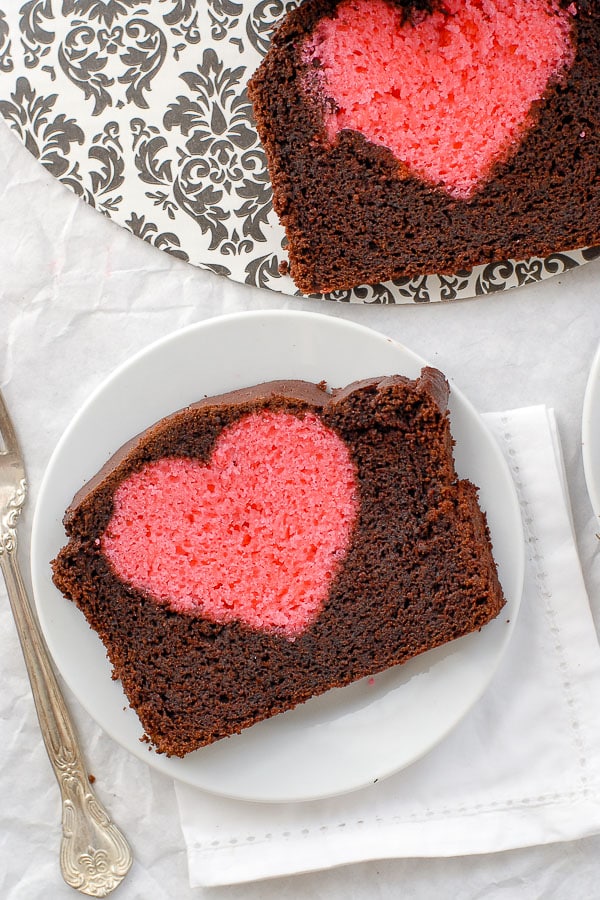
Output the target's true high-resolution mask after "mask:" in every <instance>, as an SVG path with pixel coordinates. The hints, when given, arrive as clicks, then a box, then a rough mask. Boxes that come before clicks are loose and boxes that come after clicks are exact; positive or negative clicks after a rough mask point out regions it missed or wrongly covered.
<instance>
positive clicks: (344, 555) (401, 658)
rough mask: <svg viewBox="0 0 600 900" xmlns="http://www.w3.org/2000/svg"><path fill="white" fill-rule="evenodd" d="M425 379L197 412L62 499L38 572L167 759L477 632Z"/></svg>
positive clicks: (444, 431) (472, 529)
mask: <svg viewBox="0 0 600 900" xmlns="http://www.w3.org/2000/svg"><path fill="white" fill-rule="evenodd" d="M448 396H449V388H448V384H447V382H446V380H445V378H444V376H443V375H442V374H441V373H440V372H439V371H438V370H436V369H432V368H425V369H423V371H422V373H421V375H420V377H419V378H417V379H413V380H411V379H408V378H406V377H403V376H400V375H397V376H386V377H381V378H372V379H368V380H365V381H361V382H355V383H353V384H351V385H349V386H347V387H345V388H342V389H334V390H331V391H329V390H326V389H325V387H324V386H323V385H314V384H309V383H307V382H300V381H289V382H269V383H267V384H264V385H258V386H255V387H250V388H245V389H243V390H239V391H235V392H232V393H230V394H224V395H221V396H218V397H213V398H207V399H205V400H202V401H200V402H199V403H197V404H194V405H192V406H190V407H187V408H186V409H183V410H180V411H179V412H176V413H174V414H173V415H171V416H169V417H167V418H165V419H163V420H161V421H160V422H158V423H157V424H155V425H154V426H152V427H151V428H149V429H148V430H147V431H145V432H144V433H143V434H141V435H139V436H138V437H137V438H135V439H133V440H132V441H130V442H129V443H128V444H127V445H125V446H124V447H123V448H122V449H121V450H120V451H118V452H117V453H116V454H115V456H114V457H113V458H112V459H111V460H109V462H108V463H107V464H106V466H104V468H103V469H102V470H101V471H100V472H99V473H98V475H97V476H96V477H95V478H93V479H92V480H91V481H90V482H89V483H88V484H87V485H86V486H85V487H84V488H83V489H82V490H81V491H80V492H79V493H78V494H77V495H76V497H75V498H74V500H73V503H72V505H71V506H70V507H69V509H68V510H67V512H66V514H65V519H64V522H65V528H66V532H67V535H68V542H67V543H66V545H65V546H64V547H63V549H62V550H61V551H60V553H59V554H58V556H57V558H56V559H55V560H54V561H53V563H52V565H53V577H54V582H55V584H56V586H57V587H58V588H59V589H60V591H61V592H62V593H63V594H64V596H65V597H66V598H67V599H69V600H71V601H73V602H74V603H75V604H76V605H77V606H78V607H79V609H80V610H81V611H82V612H83V614H84V615H85V617H86V619H87V621H88V623H89V625H90V626H91V628H93V629H94V630H95V631H96V632H97V633H98V635H99V636H100V638H101V640H102V641H103V643H104V645H105V647H106V650H107V654H108V657H109V659H110V661H111V663H112V666H113V670H114V677H115V678H117V679H119V680H120V681H121V683H122V685H123V688H124V690H125V693H126V695H127V697H128V699H129V702H130V705H131V707H132V708H133V709H134V710H135V711H136V713H137V715H138V716H139V719H140V721H141V723H142V725H143V728H144V730H145V732H146V734H147V736H148V737H149V739H150V740H151V742H152V744H153V745H154V746H155V748H156V749H157V750H159V751H160V752H164V753H166V754H168V755H175V756H184V755H185V754H187V753H189V752H190V751H192V750H195V749H197V748H199V747H202V746H204V745H206V744H209V743H212V742H214V741H216V740H219V739H221V738H224V737H226V736H228V735H231V734H234V733H238V732H240V731H241V730H242V729H244V728H246V727H248V726H250V725H252V724H254V723H255V722H258V721H260V720H262V719H265V718H268V717H271V716H274V715H276V714H278V713H280V712H283V711H285V710H288V709H291V708H293V707H294V706H296V705H297V704H299V703H302V702H304V701H306V700H308V699H309V698H311V697H313V696H316V695H318V694H321V693H323V692H325V691H327V690H329V689H331V688H335V687H342V686H345V685H348V684H350V683H351V682H353V681H355V680H357V679H359V678H362V677H364V676H367V675H373V674H375V673H377V672H379V671H383V670H385V669H388V668H389V667H391V666H394V665H397V664H400V663H403V662H405V661H406V660H408V659H411V658H412V657H414V656H416V655H417V654H420V653H423V652H425V651H426V650H429V649H431V648H433V647H437V646H440V645H442V644H444V643H446V642H448V641H451V640H453V639H455V638H458V637H461V636H463V635H466V634H469V633H470V632H473V631H476V630H478V629H480V628H482V627H483V626H484V625H486V623H488V622H489V621H490V620H491V619H493V618H494V617H495V616H497V615H498V613H499V611H500V610H501V608H502V606H503V605H504V597H503V593H502V588H501V586H500V583H499V580H498V575H497V570H496V565H495V562H494V558H493V553H492V546H491V542H490V535H489V530H488V526H487V521H486V517H485V514H484V513H483V512H482V511H481V509H480V506H479V503H478V495H477V489H476V487H475V486H474V485H473V484H472V483H471V482H469V481H466V480H461V479H459V478H458V477H457V474H456V471H455V466H454V460H453V450H452V448H453V439H452V436H451V431H450V419H449V413H448V408H447V407H448Z"/></svg>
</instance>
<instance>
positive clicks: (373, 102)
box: [249, 0, 600, 293]
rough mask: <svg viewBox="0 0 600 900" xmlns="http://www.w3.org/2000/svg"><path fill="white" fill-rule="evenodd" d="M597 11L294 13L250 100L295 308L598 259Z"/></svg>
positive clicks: (336, 8)
mask: <svg viewBox="0 0 600 900" xmlns="http://www.w3.org/2000/svg"><path fill="white" fill-rule="evenodd" d="M598 58H600V3H599V2H598V0H573V2H570V0H420V2H419V0H304V2H302V3H301V4H300V6H299V7H298V8H297V9H294V10H293V11H291V12H290V13H288V14H287V16H286V17H285V18H284V19H283V20H282V22H281V23H280V25H279V27H278V28H277V30H276V32H275V34H274V36H273V39H272V44H271V47H270V49H269V51H268V53H267V55H266V58H265V59H264V60H263V62H262V64H261V65H260V67H259V68H258V70H257V72H256V73H255V75H254V76H253V78H252V79H251V81H250V83H249V94H250V97H251V99H252V102H253V106H254V112H255V118H256V123H257V127H258V131H259V134H260V137H261V140H262V142H263V145H264V147H265V151H266V154H267V159H268V163H269V172H270V175H271V181H272V185H273V200H274V207H275V210H276V212H277V213H278V215H279V217H280V219H281V221H282V223H283V224H284V226H285V228H286V233H287V238H288V245H289V265H290V272H291V275H292V277H293V278H294V280H295V282H296V284H297V285H298V287H299V288H300V289H301V290H302V291H303V292H304V293H324V292H329V291H332V290H337V289H347V288H351V287H355V286H357V285H360V284H373V283H377V282H381V281H386V280H390V279H394V278H405V277H413V276H416V275H419V274H430V273H438V274H442V273H458V272H460V271H463V270H465V269H469V268H472V267H473V266H475V265H478V264H483V263H489V262H493V261H500V260H505V259H510V258H515V259H525V258H527V257H530V256H548V255H549V254H552V253H555V252H559V251H566V250H574V249H577V248H583V247H586V246H594V245H596V244H598V243H600V67H598V64H597V60H598Z"/></svg>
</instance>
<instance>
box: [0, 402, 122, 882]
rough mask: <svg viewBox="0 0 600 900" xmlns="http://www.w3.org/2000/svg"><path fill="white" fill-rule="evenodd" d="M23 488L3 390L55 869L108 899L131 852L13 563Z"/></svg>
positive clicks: (21, 618) (4, 480)
mask: <svg viewBox="0 0 600 900" xmlns="http://www.w3.org/2000/svg"><path fill="white" fill-rule="evenodd" d="M2 445H3V446H2ZM26 494H27V484H26V479H25V466H24V463H23V456H22V454H21V451H20V449H19V445H18V442H17V436H16V434H15V430H14V428H13V425H12V422H11V420H10V417H9V415H8V410H7V408H6V406H5V403H4V399H3V397H2V393H1V392H0V568H1V569H2V574H3V575H4V579H5V581H6V588H7V590H8V597H9V600H10V605H11V608H12V612H13V616H14V620H15V623H16V626H17V632H18V635H19V640H20V642H21V647H22V648H23V655H24V657H25V663H26V665H27V672H28V674H29V680H30V682H31V690H32V693H33V699H34V702H35V708H36V710H37V715H38V719H39V722H40V728H41V731H42V736H43V738H44V743H45V745H46V750H47V751H48V756H49V757H50V762H51V763H52V767H53V769H54V774H55V775H56V778H57V781H58V784H59V787H60V793H61V799H62V842H61V848H60V867H61V871H62V875H63V878H64V879H65V881H66V882H67V884H69V885H70V886H71V887H73V888H76V889H77V890H78V891H81V893H83V894H88V895H89V896H91V897H106V896H107V895H108V894H110V893H111V892H112V891H113V890H114V889H115V888H116V887H117V886H118V885H119V884H120V883H121V881H122V880H123V878H124V877H125V875H126V874H127V872H128V871H129V869H130V867H131V863H132V861H133V858H132V855H131V850H130V848H129V845H128V843H127V841H126V839H125V838H124V837H123V835H122V834H121V832H120V831H119V829H118V828H117V827H116V825H114V824H113V823H112V822H111V820H110V818H109V816H108V814H107V813H106V811H105V810H104V808H103V806H102V805H101V803H100V802H99V801H98V799H97V798H96V796H95V794H94V792H93V790H92V788H91V785H90V781H89V778H88V777H87V775H86V768H85V765H84V761H83V754H82V752H81V749H80V746H79V742H78V740H77V737H76V735H75V730H74V728H73V724H72V722H71V719H70V716H69V712H68V710H67V706H66V704H65V701H64V698H63V696H62V693H61V690H60V687H59V685H58V682H57V680H56V676H55V674H54V670H53V668H52V663H51V662H50V656H49V653H48V649H47V647H46V643H45V641H44V638H43V637H42V634H41V631H40V629H39V626H38V624H37V619H36V618H35V616H34V614H33V610H32V608H31V604H30V602H29V598H28V597H27V592H26V590H25V585H24V583H23V578H22V576H21V572H20V569H19V564H18V561H17V533H16V523H17V519H18V517H19V513H20V512H21V509H22V507H23V504H24V503H25V497H26Z"/></svg>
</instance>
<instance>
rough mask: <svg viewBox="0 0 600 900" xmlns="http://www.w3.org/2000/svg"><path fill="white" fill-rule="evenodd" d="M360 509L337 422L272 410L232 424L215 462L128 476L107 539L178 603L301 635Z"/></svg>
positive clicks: (135, 572)
mask: <svg viewBox="0 0 600 900" xmlns="http://www.w3.org/2000/svg"><path fill="white" fill-rule="evenodd" d="M357 510H358V488H357V482H356V472H355V467H354V464H353V462H352V460H351V458H350V455H349V452H348V448H347V447H346V445H345V444H344V443H343V441H342V440H341V439H340V438H339V437H338V436H337V434H335V433H334V432H333V431H332V430H331V429H329V428H327V427H326V426H325V425H324V424H323V423H322V422H321V420H320V419H319V418H318V417H317V416H316V415H314V414H312V413H311V414H308V415H305V416H304V418H298V417H296V416H293V415H290V414H288V413H272V412H263V413H260V414H252V415H248V416H246V417H244V418H243V419H240V420H239V421H238V422H237V423H235V424H233V425H231V426H229V427H228V428H226V429H225V430H224V431H223V433H222V434H221V436H220V437H219V439H218V441H217V443H216V445H215V448H214V450H213V453H212V456H211V459H210V461H209V463H208V465H203V464H201V463H199V462H198V461H197V460H193V459H187V458H185V459H184V458H164V459H160V460H158V461H156V462H152V463H149V464H148V465H146V466H145V468H143V469H142V470H141V471H140V472H139V473H136V474H133V475H131V476H130V477H129V478H128V479H127V480H126V481H124V482H122V483H121V485H120V486H119V487H118V489H117V491H116V493H115V497H114V511H113V515H112V518H111V520H110V522H109V524H108V527H107V529H106V531H105V533H104V535H103V537H102V539H101V547H102V550H103V552H104V554H105V555H106V557H107V558H108V559H109V561H110V562H111V564H112V566H113V568H114V570H115V571H116V573H117V574H118V576H119V577H120V578H121V579H122V580H123V581H125V582H127V583H129V584H130V585H132V586H133V587H135V588H138V589H140V590H143V591H144V592H148V593H150V594H151V595H152V596H153V597H154V598H155V599H156V600H158V601H159V602H160V603H164V604H167V605H168V606H169V607H171V608H172V609H173V610H176V611H177V612H181V613H192V614H193V613H200V614H202V615H203V616H205V617H207V618H209V619H211V620H213V621H215V622H231V621H233V620H237V621H240V622H243V623H245V624H246V625H248V626H250V627H251V628H254V629H266V630H277V631H281V632H284V633H285V634H287V635H288V636H290V637H292V636H294V635H295V634H297V633H299V632H300V631H302V630H303V629H304V628H306V626H307V625H308V624H309V623H310V622H312V621H313V620H314V618H315V617H316V616H317V614H318V613H319V610H320V609H321V607H322V605H323V603H324V601H325V600H326V598H327V595H328V591H329V588H330V585H331V581H332V578H333V577H334V575H335V573H336V571H337V569H338V566H339V565H340V563H341V561H342V559H343V558H344V555H345V553H346V550H347V548H348V545H349V541H350V536H351V532H352V528H353V525H354V522H355V519H356V515H357Z"/></svg>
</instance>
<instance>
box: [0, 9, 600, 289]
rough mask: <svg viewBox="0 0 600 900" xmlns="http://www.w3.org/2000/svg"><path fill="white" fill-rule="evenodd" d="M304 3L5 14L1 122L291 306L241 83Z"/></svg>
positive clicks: (91, 195)
mask: <svg viewBox="0 0 600 900" xmlns="http://www.w3.org/2000/svg"><path fill="white" fill-rule="evenodd" d="M298 2H299V0H10V2H9V0H0V113H1V114H2V116H4V118H5V119H6V121H7V123H8V125H9V126H10V127H11V128H12V129H13V130H14V131H15V133H16V134H17V135H18V137H19V138H20V140H21V141H22V142H23V144H24V145H25V147H27V149H28V150H29V151H30V152H31V153H32V154H33V155H34V156H35V157H36V158H37V159H38V160H39V162H40V163H41V164H42V165H43V166H44V167H45V168H46V169H47V170H48V171H49V172H50V173H51V174H52V175H53V176H54V177H55V178H57V179H59V180H60V181H61V182H62V183H63V184H65V185H66V186H67V187H69V188H70V189H71V190H72V191H73V192H74V193H75V194H77V195H78V196H79V197H80V198H82V199H83V200H85V201H86V202H87V203H89V204H90V205H91V206H93V207H94V208H95V209H97V210H98V211H99V212H101V213H102V214H103V215H106V216H109V217H110V218H111V219H113V220H114V221H116V222H118V223H119V224H120V225H122V226H123V227H124V228H127V229H128V230H129V231H131V232H132V233H133V234H134V235H136V236H137V237H139V238H141V239H142V240H145V241H147V242H148V243H150V244H152V245H153V246H154V247H157V248H159V249H161V250H163V251H164V252H166V253H170V254H171V255H173V256H176V257H177V258H179V259H181V260H184V261H188V262H190V263H192V264H193V265H196V266H199V267H201V268H204V269H209V270H210V271H212V272H215V273H218V274H220V275H223V276H226V277H229V278H232V279H234V280H236V281H240V282H243V283H246V284H252V285H256V286H258V287H261V288H265V289H267V290H276V291H283V292H284V293H287V294H290V295H297V294H298V291H297V289H296V287H295V285H294V283H293V282H292V280H291V278H290V277H289V276H288V275H286V274H284V269H283V267H282V263H283V262H284V261H285V259H286V251H285V246H286V244H285V235H284V231H283V228H282V227H281V225H280V224H279V222H278V220H277V217H276V215H275V213H274V211H273V208H272V197H271V186H270V180H269V175H268V171H267V166H266V159H265V155H264V153H263V150H262V146H261V144H260V141H259V139H258V135H257V133H256V128H255V124H254V120H253V115H252V108H251V104H250V102H249V99H248V95H247V90H246V86H247V82H248V78H249V77H250V75H251V74H252V73H253V72H254V71H255V69H256V67H257V66H258V64H259V62H260V59H261V58H262V56H264V54H265V53H266V52H267V49H268V47H269V42H270V40H271V36H272V34H273V31H274V29H275V28H276V27H277V24H278V23H279V21H280V20H281V19H282V17H283V16H284V15H285V14H286V12H287V11H288V10H290V9H292V8H293V7H295V6H297V4H298ZM599 255H600V249H594V248H592V249H587V250H580V251H575V252H573V253H561V254H554V255H553V256H551V257H549V258H548V259H546V260H541V259H533V260H526V261H519V262H513V261H511V262H502V263H493V264H490V265H486V266H480V267H477V268H476V269H474V270H472V271H468V272H458V273H454V274H451V275H440V276H438V275H430V276H427V277H424V276H422V277H418V278H408V279H399V280H396V281H394V282H387V283H386V284H379V285H372V286H363V287H359V288H356V289H355V290H352V291H336V292H335V293H332V294H328V295H326V296H327V299H331V300H336V301H338V302H342V303H372V304H393V303H411V304H414V303H429V302H432V301H439V300H443V301H454V300H460V299H463V298H465V297H476V296H480V295H486V294H490V293H495V292H499V291H504V290H507V289H508V288H512V287H518V286H520V285H524V284H529V283H531V282H535V281H539V280H541V279H544V278H549V277H551V276H553V275H556V274H559V273H560V272H564V271H567V269H569V268H573V267H574V266H579V265H581V264H583V263H585V262H587V261H589V260H591V259H595V258H597V256H599Z"/></svg>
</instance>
